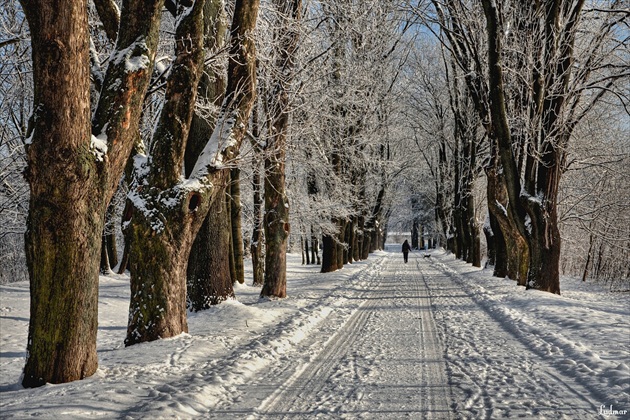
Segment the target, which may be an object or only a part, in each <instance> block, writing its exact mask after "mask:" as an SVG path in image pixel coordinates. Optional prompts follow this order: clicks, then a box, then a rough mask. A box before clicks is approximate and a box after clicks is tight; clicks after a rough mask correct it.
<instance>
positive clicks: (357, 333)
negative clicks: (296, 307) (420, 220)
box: [257, 254, 454, 420]
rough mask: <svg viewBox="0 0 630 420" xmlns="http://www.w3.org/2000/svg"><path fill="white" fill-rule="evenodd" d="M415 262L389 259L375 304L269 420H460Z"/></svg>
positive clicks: (269, 410) (272, 406)
mask: <svg viewBox="0 0 630 420" xmlns="http://www.w3.org/2000/svg"><path fill="white" fill-rule="evenodd" d="M412 255H413V254H412ZM410 262H411V264H405V265H403V264H402V261H399V258H388V261H387V263H386V268H385V270H383V272H382V273H381V275H380V278H379V279H378V283H376V284H375V286H374V287H375V288H374V290H373V292H372V293H371V295H370V296H369V298H368V299H367V300H366V301H365V302H363V304H362V305H361V306H360V307H359V308H358V309H357V311H356V312H355V313H354V314H353V315H352V316H351V317H350V319H349V320H348V321H347V322H346V323H345V324H344V325H343V326H342V327H341V328H340V329H339V330H338V331H337V332H336V333H335V335H334V336H332V337H331V339H330V340H329V341H328V342H327V343H326V346H325V347H324V348H323V350H322V351H321V352H319V353H318V354H317V355H316V356H315V357H314V358H313V359H312V361H311V362H310V363H308V364H307V365H305V366H304V367H303V368H302V369H301V370H299V371H298V372H296V373H295V374H294V375H293V376H292V377H290V378H288V379H287V380H286V381H285V382H284V383H283V384H282V385H280V386H279V387H278V389H277V390H276V392H275V393H274V394H273V395H272V396H271V397H270V398H268V399H267V400H266V401H265V402H264V403H263V404H262V405H261V407H260V408H259V409H258V410H257V411H258V413H259V414H260V415H261V416H262V417H274V418H311V417H317V416H323V417H327V416H328V417H330V416H332V417H335V418H378V419H381V418H396V419H397V418H402V417H410V418H414V419H417V418H423V419H440V420H442V419H450V418H453V417H454V415H453V413H452V412H451V405H452V403H451V402H452V396H451V392H450V388H449V385H448V381H447V376H446V372H445V369H446V366H445V362H444V351H443V347H442V345H441V343H440V340H439V337H438V335H437V328H436V325H435V320H434V317H433V314H432V307H431V301H430V300H431V298H430V295H429V292H428V289H427V286H426V283H425V282H424V279H423V277H422V275H421V274H420V273H419V272H418V268H417V265H416V264H413V261H410ZM344 380H345V382H344Z"/></svg>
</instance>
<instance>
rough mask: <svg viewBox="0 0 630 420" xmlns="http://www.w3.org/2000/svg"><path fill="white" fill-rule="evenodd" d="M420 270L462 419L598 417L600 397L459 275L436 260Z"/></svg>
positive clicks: (423, 264) (420, 264) (422, 264)
mask: <svg viewBox="0 0 630 420" xmlns="http://www.w3.org/2000/svg"><path fill="white" fill-rule="evenodd" d="M418 266H419V268H420V269H421V271H422V273H423V275H424V278H425V279H427V281H428V282H429V283H430V285H431V286H430V287H431V291H432V294H433V299H434V302H435V306H436V308H437V317H438V320H439V325H440V329H441V333H442V334H441V335H442V337H443V338H444V342H445V346H446V352H447V358H448V365H449V371H450V377H451V381H452V382H453V383H454V384H456V386H455V387H454V388H455V390H454V392H456V401H457V402H456V406H455V409H456V411H457V412H458V413H460V417H462V418H470V419H494V418H547V417H548V418H554V419H557V418H564V419H582V418H583V419H590V418H595V417H596V414H597V412H598V407H599V405H600V404H599V403H598V400H597V398H596V396H595V395H592V394H591V392H589V391H587V390H586V389H585V388H584V387H582V386H581V385H580V384H578V383H577V382H576V381H575V378H573V377H570V376H564V375H563V374H562V372H561V371H559V370H557V369H554V368H553V366H552V365H551V363H550V361H551V359H548V358H541V357H540V355H539V354H537V353H536V352H535V351H534V350H533V349H531V348H530V347H529V346H528V345H527V341H524V340H522V339H523V337H521V335H520V334H519V332H518V331H517V330H515V329H512V328H510V324H509V322H507V321H508V320H507V319H503V318H502V317H501V314H500V313H497V312H495V311H494V308H493V307H492V306H490V305H489V304H488V302H485V301H484V300H483V299H482V298H481V297H480V296H479V295H477V294H475V293H474V292H472V291H471V290H470V289H468V288H467V287H466V283H465V282H463V281H461V280H460V279H459V278H458V275H457V273H455V272H454V271H453V270H451V269H449V268H448V267H447V266H445V265H444V264H442V263H440V262H436V261H435V259H434V260H431V261H419V262H418Z"/></svg>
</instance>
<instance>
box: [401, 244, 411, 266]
mask: <svg viewBox="0 0 630 420" xmlns="http://www.w3.org/2000/svg"><path fill="white" fill-rule="evenodd" d="M410 250H411V246H410V245H409V242H407V240H406V239H405V242H403V244H402V253H403V257H404V258H405V264H407V261H408V260H409V251H410Z"/></svg>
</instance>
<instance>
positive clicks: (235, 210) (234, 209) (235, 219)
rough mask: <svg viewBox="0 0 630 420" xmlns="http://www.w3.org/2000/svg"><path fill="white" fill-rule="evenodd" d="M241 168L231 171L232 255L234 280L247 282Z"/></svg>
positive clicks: (241, 282)
mask: <svg viewBox="0 0 630 420" xmlns="http://www.w3.org/2000/svg"><path fill="white" fill-rule="evenodd" d="M240 173H241V171H240V169H238V168H232V169H231V171H230V178H231V182H230V195H231V200H230V201H229V203H230V217H231V221H232V223H231V226H232V255H233V258H234V277H233V278H232V282H233V283H235V282H239V283H240V284H243V283H245V265H244V264H243V229H242V227H241V176H240Z"/></svg>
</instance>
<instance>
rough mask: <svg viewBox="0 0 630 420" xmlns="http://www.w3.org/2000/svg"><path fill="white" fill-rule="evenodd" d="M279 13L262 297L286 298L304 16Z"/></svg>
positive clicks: (287, 1)
mask: <svg viewBox="0 0 630 420" xmlns="http://www.w3.org/2000/svg"><path fill="white" fill-rule="evenodd" d="M274 5H275V7H276V10H277V12H278V13H279V18H280V19H279V21H278V23H277V26H276V34H275V38H276V40H277V46H278V48H279V50H278V51H276V54H277V58H276V69H277V75H278V80H277V81H276V82H277V85H276V86H275V88H274V90H273V92H272V94H273V97H272V98H271V101H270V104H269V109H270V110H271V115H270V118H271V133H272V135H271V137H270V138H269V140H268V141H267V147H266V149H267V158H266V159H265V244H266V252H265V283H264V285H263V288H262V291H261V292H260V295H261V296H266V297H271V296H273V297H279V298H283V297H285V296H286V294H287V278H286V269H287V267H286V264H287V262H286V258H287V257H286V253H287V241H288V238H289V200H288V198H287V195H286V187H285V160H286V142H287V136H288V128H289V115H290V112H291V110H290V106H291V103H290V98H289V89H290V86H291V82H292V78H293V73H294V67H295V61H294V60H295V54H296V52H297V47H298V34H299V30H298V28H296V27H295V25H296V24H297V23H298V22H299V21H300V19H301V14H302V1H301V0H275V1H274Z"/></svg>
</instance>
